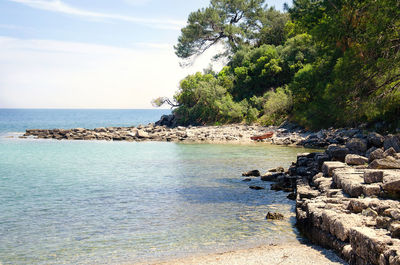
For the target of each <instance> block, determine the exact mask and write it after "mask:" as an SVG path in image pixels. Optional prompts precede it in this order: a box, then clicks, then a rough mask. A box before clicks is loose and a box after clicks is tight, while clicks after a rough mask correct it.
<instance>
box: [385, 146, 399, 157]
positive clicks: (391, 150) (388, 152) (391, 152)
mask: <svg viewBox="0 0 400 265" xmlns="http://www.w3.org/2000/svg"><path fill="white" fill-rule="evenodd" d="M383 156H384V157H387V156H392V157H394V156H396V150H394V148H393V147H390V148H389V149H387V150H386V151H385V152H384V153H383Z"/></svg>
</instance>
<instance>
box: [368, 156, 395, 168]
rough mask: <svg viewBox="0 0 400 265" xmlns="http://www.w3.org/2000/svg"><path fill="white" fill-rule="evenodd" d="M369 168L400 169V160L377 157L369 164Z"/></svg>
mask: <svg viewBox="0 0 400 265" xmlns="http://www.w3.org/2000/svg"><path fill="white" fill-rule="evenodd" d="M369 168H374V169H400V161H397V160H392V159H389V158H388V157H386V158H381V159H375V160H374V161H372V162H371V164H369Z"/></svg>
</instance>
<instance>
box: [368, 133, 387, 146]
mask: <svg viewBox="0 0 400 265" xmlns="http://www.w3.org/2000/svg"><path fill="white" fill-rule="evenodd" d="M367 139H368V145H369V146H375V147H378V148H380V147H382V146H383V141H384V140H385V137H383V136H382V135H380V134H379V133H376V132H371V133H369V134H368V138H367Z"/></svg>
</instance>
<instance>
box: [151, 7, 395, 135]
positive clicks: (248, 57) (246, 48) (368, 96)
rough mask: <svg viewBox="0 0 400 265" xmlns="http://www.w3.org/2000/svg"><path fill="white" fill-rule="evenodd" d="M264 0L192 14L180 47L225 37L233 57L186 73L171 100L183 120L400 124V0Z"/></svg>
mask: <svg viewBox="0 0 400 265" xmlns="http://www.w3.org/2000/svg"><path fill="white" fill-rule="evenodd" d="M264 2H265V1H264V0H211V3H210V6H209V7H207V8H203V9H200V10H198V11H197V12H193V13H191V14H190V15H189V19H188V24H187V26H186V27H185V28H183V29H182V32H181V36H180V37H179V39H178V44H177V46H175V50H176V54H177V55H178V56H179V57H180V58H189V57H191V56H192V55H198V54H201V53H202V52H203V51H205V50H206V49H207V48H209V47H210V46H211V45H213V44H215V43H217V42H224V43H225V44H226V45H227V47H228V49H227V52H228V53H229V54H230V57H229V63H228V64H227V66H226V67H224V68H223V69H222V70H221V71H220V72H219V73H214V72H213V71H211V70H207V71H206V72H205V73H204V74H201V73H196V74H195V75H191V76H188V77H186V78H185V79H184V80H182V82H181V83H180V88H179V91H178V92H177V93H176V95H175V96H174V100H173V101H168V102H170V103H172V104H174V105H176V106H178V107H177V108H176V109H175V110H174V112H175V114H177V117H178V119H179V120H180V122H181V123H182V124H206V123H209V124H216V123H218V124H223V123H231V122H246V123H253V122H259V123H262V124H265V125H269V124H279V123H281V122H282V121H283V120H284V119H287V118H288V117H290V119H292V120H294V121H297V122H298V123H300V124H301V125H304V126H306V127H308V128H321V127H330V126H355V125H357V124H359V123H363V122H370V123H373V122H376V121H385V122H386V123H387V124H388V126H389V127H390V126H392V128H393V129H394V128H396V126H397V127H399V126H400V121H399V118H398V117H400V1H398V0H294V1H293V5H292V7H291V8H287V10H288V13H281V12H279V11H276V10H274V9H271V8H270V9H268V8H267V7H266V5H265V4H264ZM289 16H290V18H289ZM166 100H167V99H166V98H159V99H157V100H155V101H154V103H155V104H156V105H160V104H161V103H163V102H167V101H166ZM168 102H167V103H168Z"/></svg>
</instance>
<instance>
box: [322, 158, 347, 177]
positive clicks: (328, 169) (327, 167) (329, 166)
mask: <svg viewBox="0 0 400 265" xmlns="http://www.w3.org/2000/svg"><path fill="white" fill-rule="evenodd" d="M346 166H347V165H346V164H345V163H342V162H338V161H326V162H324V163H323V164H322V173H324V176H325V177H332V174H333V170H335V169H337V168H344V167H346Z"/></svg>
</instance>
